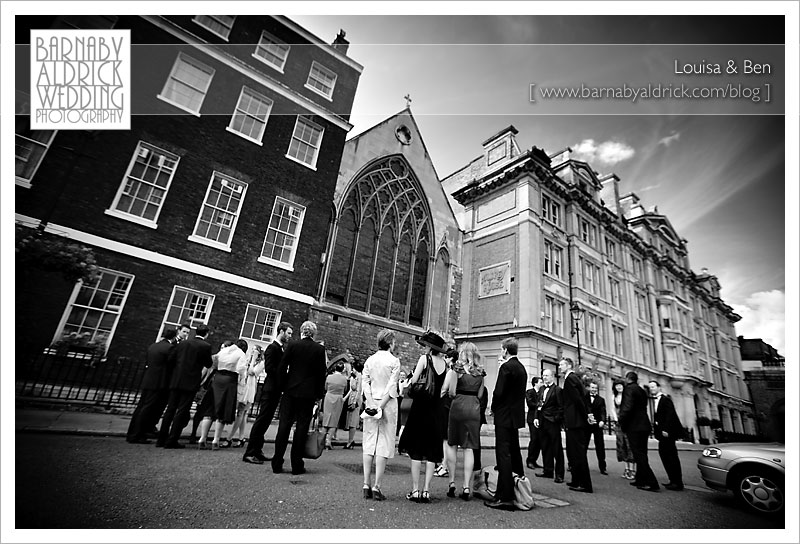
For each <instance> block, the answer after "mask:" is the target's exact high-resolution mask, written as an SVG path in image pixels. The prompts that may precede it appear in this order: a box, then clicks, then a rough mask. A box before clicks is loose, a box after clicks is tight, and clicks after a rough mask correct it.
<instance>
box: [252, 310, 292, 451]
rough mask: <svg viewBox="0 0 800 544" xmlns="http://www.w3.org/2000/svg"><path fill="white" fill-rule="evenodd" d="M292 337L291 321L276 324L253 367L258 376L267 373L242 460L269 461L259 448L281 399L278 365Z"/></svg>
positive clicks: (262, 445) (261, 446) (262, 444)
mask: <svg viewBox="0 0 800 544" xmlns="http://www.w3.org/2000/svg"><path fill="white" fill-rule="evenodd" d="M291 338H292V325H291V323H287V322H285V321H284V322H282V323H281V324H280V325H278V334H277V336H275V340H273V341H272V343H271V344H270V345H268V346H267V349H265V350H264V359H263V360H262V361H261V362H260V363H258V364H257V365H256V367H255V369H254V371H255V375H256V376H258V375H260V374H261V372H262V371H264V372H266V373H267V377H266V378H264V383H263V384H262V385H261V401H260V404H261V406H260V408H259V411H258V417H257V418H256V420H255V422H253V428H252V429H250V438H249V439H248V440H247V450H245V452H244V455H243V456H242V461H244V462H246V463H253V464H255V465H261V464H263V463H264V461H269V460H270V458H268V457H267V456H266V455H264V452H263V451H261V448H263V447H264V435H265V434H266V433H267V429H269V426H270V423H272V418H273V417H275V410H276V409H277V408H278V402H280V400H281V390H280V388H279V387H278V366H279V365H280V364H281V359H282V358H283V346H284V345H285V344H286V342H288V341H289V340H291Z"/></svg>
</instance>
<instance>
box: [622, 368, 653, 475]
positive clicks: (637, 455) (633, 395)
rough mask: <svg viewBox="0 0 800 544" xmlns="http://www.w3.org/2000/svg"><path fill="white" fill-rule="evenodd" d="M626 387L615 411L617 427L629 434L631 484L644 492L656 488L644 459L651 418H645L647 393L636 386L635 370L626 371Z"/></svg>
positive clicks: (651, 472)
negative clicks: (633, 474) (632, 464)
mask: <svg viewBox="0 0 800 544" xmlns="http://www.w3.org/2000/svg"><path fill="white" fill-rule="evenodd" d="M625 381H626V382H627V383H626V384H625V389H623V390H622V403H621V404H620V406H619V411H618V412H617V420H618V422H619V426H620V429H622V432H624V433H625V435H626V436H627V437H628V442H629V443H630V445H631V451H632V452H633V458H634V460H635V461H636V478H635V479H634V480H633V481H632V482H631V485H633V486H636V487H638V488H639V489H644V490H645V491H658V490H659V489H660V488H659V486H658V480H656V475H655V474H653V469H652V468H650V462H649V461H648V459H647V438H648V437H649V436H650V419H649V418H648V417H647V397H648V395H647V393H646V392H645V390H644V389H642V388H641V387H640V386H639V375H638V374H636V372H633V371H631V372H628V373H627V374H625Z"/></svg>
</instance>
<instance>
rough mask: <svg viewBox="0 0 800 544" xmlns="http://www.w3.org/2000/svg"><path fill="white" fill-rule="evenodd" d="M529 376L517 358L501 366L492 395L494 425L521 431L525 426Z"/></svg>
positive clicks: (512, 358)
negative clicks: (526, 388) (526, 387)
mask: <svg viewBox="0 0 800 544" xmlns="http://www.w3.org/2000/svg"><path fill="white" fill-rule="evenodd" d="M527 383H528V374H527V373H526V372H525V367H524V366H522V363H520V362H519V359H517V358H516V357H511V358H510V359H509V360H508V361H506V362H505V363H503V364H502V365H500V370H499V372H498V373H497V383H496V384H495V386H494V394H493V395H492V412H493V413H494V424H495V425H497V426H500V427H511V428H513V429H519V428H521V427H524V426H525V385H526V384H527Z"/></svg>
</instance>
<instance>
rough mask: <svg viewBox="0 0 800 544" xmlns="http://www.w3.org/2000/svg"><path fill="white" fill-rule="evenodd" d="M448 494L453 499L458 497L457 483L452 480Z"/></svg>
mask: <svg viewBox="0 0 800 544" xmlns="http://www.w3.org/2000/svg"><path fill="white" fill-rule="evenodd" d="M447 496H448V497H450V498H451V499H455V498H456V483H455V482H450V487H449V488H448V489H447Z"/></svg>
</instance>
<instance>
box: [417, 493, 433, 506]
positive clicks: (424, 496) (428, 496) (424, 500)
mask: <svg viewBox="0 0 800 544" xmlns="http://www.w3.org/2000/svg"><path fill="white" fill-rule="evenodd" d="M419 502H421V503H425V504H427V503H429V502H431V493H430V491H423V492H422V496H421V497H420V498H419Z"/></svg>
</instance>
